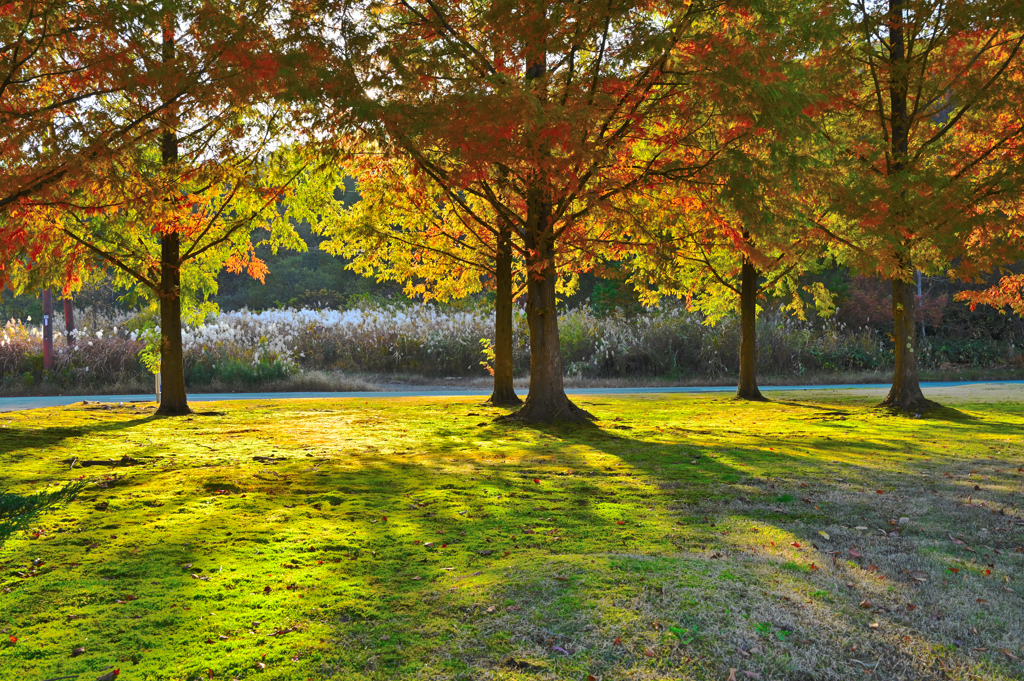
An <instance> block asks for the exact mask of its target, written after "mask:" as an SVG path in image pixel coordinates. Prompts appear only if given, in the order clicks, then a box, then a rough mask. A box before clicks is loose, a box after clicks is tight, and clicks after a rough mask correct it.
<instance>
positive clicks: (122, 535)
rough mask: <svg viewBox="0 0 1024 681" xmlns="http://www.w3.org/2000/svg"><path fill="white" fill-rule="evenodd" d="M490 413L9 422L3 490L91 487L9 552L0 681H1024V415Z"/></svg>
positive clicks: (848, 408) (786, 409)
mask: <svg viewBox="0 0 1024 681" xmlns="http://www.w3.org/2000/svg"><path fill="white" fill-rule="evenodd" d="M477 401H478V400H477V399H474V398H455V399H453V398H444V399H438V398H429V399H428V398H406V399H393V400H367V399H340V400H331V401H309V400H288V401H266V402H249V403H223V402H222V403H217V405H216V409H217V410H218V411H217V412H205V413H200V414H197V415H195V416H192V417H188V418H185V419H157V418H154V417H153V416H152V415H151V412H150V411H149V410H147V409H142V408H137V407H135V408H128V407H123V408H117V407H114V408H107V407H105V406H104V407H100V406H97V405H85V406H78V407H73V408H66V409H51V410H38V411H32V412H18V413H13V414H5V415H3V416H2V417H0V426H2V428H0V464H2V465H3V467H4V470H5V474H6V481H7V485H8V486H9V487H10V489H9V491H11V492H16V493H22V494H24V493H33V492H38V491H40V490H45V489H46V488H47V486H49V487H50V488H54V487H55V486H60V485H63V484H64V483H65V482H66V481H68V480H71V479H76V478H79V477H81V476H84V480H85V481H87V482H88V483H89V487H88V488H87V490H86V491H85V492H83V493H82V494H81V496H80V497H79V498H78V500H76V501H74V502H72V503H70V504H69V505H67V507H65V508H63V509H61V510H58V511H55V512H51V513H49V514H48V515H45V516H43V517H42V519H40V520H39V521H37V524H36V525H35V526H33V527H31V528H29V529H30V530H31V531H30V532H27V533H26V532H23V533H20V534H19V535H18V536H16V537H15V538H13V539H12V540H10V541H9V542H8V544H7V545H6V546H5V547H3V548H2V549H0V593H2V595H0V632H2V634H3V635H2V637H0V655H2V657H3V669H4V676H5V677H9V678H17V677H19V676H25V675H27V678H50V677H55V676H64V675H73V674H77V675H81V678H83V679H92V678H95V677H96V676H97V675H98V674H100V673H101V672H102V671H103V670H104V669H105V668H107V667H109V666H110V665H114V666H115V667H116V668H120V669H121V674H120V676H119V677H118V678H119V679H122V680H126V679H127V680H132V679H175V680H181V681H184V680H186V679H187V680H189V681H193V680H195V679H207V678H211V674H212V678H215V679H232V678H237V679H246V678H268V679H273V678H280V679H305V678H337V679H381V680H383V679H396V678H399V679H404V678H410V679H411V678H431V679H453V680H454V679H465V680H467V681H468V680H469V679H480V678H493V679H508V680H512V679H579V678H587V676H589V675H592V676H594V677H596V678H603V679H618V678H633V679H717V680H720V679H724V678H726V677H727V676H728V674H729V669H730V668H735V669H739V670H745V671H750V672H753V673H756V674H760V675H761V678H762V679H820V680H830V679H836V680H838V679H849V678H856V677H859V676H863V675H864V673H865V670H867V671H871V672H872V674H875V675H877V676H880V677H882V678H893V679H933V678H940V677H944V678H949V679H964V680H966V679H970V678H978V677H981V678H986V679H1011V678H1019V677H1020V675H1021V674H1022V673H1024V667H1022V666H1021V664H1020V662H1019V658H1021V657H1024V650H1022V649H1021V646H1022V644H1024V637H1022V634H1021V632H1022V631H1024V607H1021V606H1022V604H1021V600H1020V599H1021V593H1022V592H1021V589H1022V588H1024V587H1022V586H1021V584H1020V581H1021V579H1022V577H1024V548H1021V547H1022V545H1024V536H1022V532H1021V528H1022V526H1024V517H1022V515H1021V511H1020V499H1021V493H1022V491H1024V487H1022V483H1024V454H1022V450H1021V435H1020V433H1021V426H1022V424H1024V407H1022V406H1021V404H1020V403H1019V402H1007V403H1002V404H998V405H984V404H972V405H969V406H966V405H965V406H963V408H962V409H960V410H955V409H949V408H947V409H944V410H939V411H937V412H935V413H932V414H928V415H927V416H926V417H925V418H921V419H905V418H896V417H891V416H889V415H888V414H886V413H885V412H884V411H880V410H877V409H874V408H872V407H870V406H867V404H866V403H864V402H862V401H858V399H856V398H852V397H851V398H846V399H844V400H842V401H838V400H836V399H835V398H832V397H826V396H823V395H822V396H818V397H817V398H816V397H814V396H813V394H806V393H804V394H801V395H800V396H799V399H795V396H793V395H790V396H788V397H787V396H785V395H783V396H782V398H781V399H779V400H778V401H776V402H773V403H767V404H746V403H737V402H735V401H733V400H732V399H730V398H729V397H727V396H708V395H701V396H689V395H644V396H616V397H606V396H602V397H600V398H590V399H587V398H580V399H579V400H578V402H579V404H580V406H582V407H583V408H585V409H587V410H588V411H590V412H592V413H594V414H595V415H597V416H598V422H597V423H596V424H595V425H593V426H591V425H561V426H559V425H556V426H546V427H528V426H524V425H519V424H507V423H495V422H494V417H496V416H498V415H500V414H501V413H503V412H502V411H501V410H498V409H492V408H489V407H484V406H480V405H479V404H477ZM196 406H198V407H199V410H200V412H202V410H203V406H202V405H196ZM75 459H77V462H76V463H75V464H74V467H69V461H73V460H75ZM79 649H80V651H79ZM75 651H79V652H75ZM1015 658H1017V659H1015ZM90 675H91V676H90Z"/></svg>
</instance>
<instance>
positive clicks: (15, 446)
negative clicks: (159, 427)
mask: <svg viewBox="0 0 1024 681" xmlns="http://www.w3.org/2000/svg"><path fill="white" fill-rule="evenodd" d="M155 420H158V417H155V416H145V417H143V418H137V419H131V420H129V421H117V422H113V423H103V422H100V423H95V424H89V425H76V426H47V427H46V428H26V427H24V426H20V425H15V424H10V425H8V426H7V427H6V428H4V429H3V431H2V433H3V437H2V438H0V456H2V455H9V454H16V453H19V452H21V453H22V456H25V455H27V454H28V453H30V452H32V451H33V450H40V449H41V450H46V449H48V448H51V447H56V446H58V445H60V444H61V443H63V442H64V441H65V440H68V439H71V438H76V437H84V436H88V435H101V434H107V433H117V432H119V431H123V430H128V429H131V428H135V427H137V426H141V425H144V424H146V423H151V422H153V421H155Z"/></svg>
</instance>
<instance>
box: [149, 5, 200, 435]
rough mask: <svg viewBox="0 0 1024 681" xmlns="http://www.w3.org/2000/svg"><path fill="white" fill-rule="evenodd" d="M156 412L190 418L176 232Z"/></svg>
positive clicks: (167, 154)
mask: <svg viewBox="0 0 1024 681" xmlns="http://www.w3.org/2000/svg"><path fill="white" fill-rule="evenodd" d="M170 26H171V25H170V24H169V23H168V27H165V29H164V36H163V59H164V61H165V62H166V61H170V60H171V59H173V58H174V33H173V28H171V27H170ZM160 155H161V160H162V161H163V164H164V165H165V166H168V165H173V164H174V163H175V162H176V161H177V160H178V138H177V135H176V134H175V132H174V130H173V129H171V128H170V126H168V128H165V131H164V132H163V134H161V135H160ZM157 295H158V296H159V298H160V408H159V409H157V411H156V413H157V414H159V415H161V416H180V415H182V414H191V413H192V410H191V409H189V407H188V396H187V395H186V394H185V362H184V357H183V352H182V347H181V239H180V237H179V235H178V233H177V232H165V233H164V234H163V235H161V237H160V290H159V291H157Z"/></svg>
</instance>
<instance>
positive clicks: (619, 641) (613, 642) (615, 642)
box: [612, 636, 622, 646]
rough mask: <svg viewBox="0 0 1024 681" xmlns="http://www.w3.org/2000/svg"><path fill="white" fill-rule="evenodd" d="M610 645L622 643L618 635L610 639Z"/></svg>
mask: <svg viewBox="0 0 1024 681" xmlns="http://www.w3.org/2000/svg"><path fill="white" fill-rule="evenodd" d="M612 645H613V646H617V645H622V639H621V638H620V637H618V636H616V637H615V640H614V641H612Z"/></svg>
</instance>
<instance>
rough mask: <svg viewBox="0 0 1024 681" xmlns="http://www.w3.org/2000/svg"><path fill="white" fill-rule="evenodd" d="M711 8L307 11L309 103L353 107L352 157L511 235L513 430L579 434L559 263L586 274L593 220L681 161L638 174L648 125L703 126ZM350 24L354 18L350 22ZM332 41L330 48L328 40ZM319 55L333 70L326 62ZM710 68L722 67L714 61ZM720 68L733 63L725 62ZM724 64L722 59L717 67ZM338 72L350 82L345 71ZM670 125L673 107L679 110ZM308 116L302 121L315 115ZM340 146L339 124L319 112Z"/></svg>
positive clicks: (689, 138)
mask: <svg viewBox="0 0 1024 681" xmlns="http://www.w3.org/2000/svg"><path fill="white" fill-rule="evenodd" d="M719 9H720V6H719V4H718V3H717V2H692V3H685V4H684V3H675V2H656V3H649V4H647V5H645V6H643V7H639V8H638V7H634V6H633V5H616V4H614V3H612V4H609V3H596V2H585V1H579V2H566V3H558V4H556V3H548V2H544V1H538V2H531V3H526V4H523V3H518V2H498V3H490V2H488V3H481V2H475V1H471V0H467V1H464V2H454V3H445V4H443V5H442V4H440V3H437V2H434V1H432V0H403V1H402V2H399V3H397V4H396V5H393V6H382V5H380V4H377V3H360V2H344V1H341V0H339V1H338V2H332V1H330V0H323V2H321V3H320V4H319V5H318V6H317V9H316V12H315V14H316V16H319V17H327V18H328V20H329V22H328V23H329V25H325V24H324V23H317V22H316V21H315V20H314V17H313V13H312V12H311V15H310V18H309V21H308V24H307V28H306V30H307V32H308V35H309V36H310V37H309V38H308V40H316V39H318V40H319V42H318V43H317V47H316V49H313V50H312V52H313V53H315V54H317V55H318V57H317V60H316V62H315V63H316V65H317V66H318V67H319V68H318V69H317V71H316V72H315V75H312V74H311V76H310V78H308V79H307V82H310V83H313V84H315V85H316V86H317V88H319V89H318V90H316V91H317V92H325V93H326V94H324V95H322V96H321V95H317V98H316V99H315V101H317V102H321V101H331V100H332V99H334V100H336V101H343V102H344V103H345V105H346V106H347V105H348V104H350V103H353V102H354V105H353V106H352V108H351V109H350V110H349V112H350V113H351V117H350V118H349V119H347V120H348V121H349V122H350V123H351V125H352V126H354V127H355V129H356V133H355V134H354V135H353V137H354V138H355V139H356V140H357V141H358V143H359V144H361V145H362V144H365V143H366V142H367V141H369V142H371V143H375V144H377V145H378V146H379V148H380V151H381V152H382V153H383V154H385V155H386V156H400V157H403V158H405V159H407V160H408V161H410V162H412V163H413V164H414V165H415V168H416V172H418V173H424V174H426V175H427V176H429V177H430V179H431V180H432V181H433V182H435V183H436V185H437V186H438V187H440V188H442V190H443V192H444V195H445V199H446V200H447V201H449V202H451V203H453V204H459V205H460V208H461V210H462V211H463V212H464V214H465V215H466V216H467V218H468V219H471V220H473V221H475V222H477V223H478V224H481V225H482V224H484V223H486V222H487V221H488V219H489V217H488V216H486V215H480V214H479V210H478V209H476V208H475V206H474V204H473V203H472V202H473V201H479V202H481V203H480V204H479V205H483V204H486V205H487V206H488V212H489V213H490V214H493V215H494V216H497V218H499V219H501V220H504V221H505V222H506V223H507V224H508V225H510V226H511V228H512V230H513V231H514V233H515V237H516V240H517V241H519V242H521V243H522V248H523V250H524V253H525V258H524V266H525V269H526V272H527V294H526V295H527V320H528V324H529V328H530V347H531V357H530V392H529V395H528V396H527V399H526V403H525V405H524V406H523V408H522V409H521V410H520V411H519V412H518V413H517V414H516V418H519V419H522V420H526V421H550V420H555V419H562V420H581V419H586V418H588V417H589V415H588V414H586V412H584V411H583V410H581V409H579V408H578V407H576V406H575V405H574V404H572V403H571V402H570V401H569V399H568V398H567V397H566V395H565V391H564V389H563V384H562V366H561V358H560V353H559V337H558V322H557V314H556V306H555V303H556V298H555V294H556V286H557V283H558V279H559V273H558V265H557V263H558V262H559V260H560V258H563V257H564V258H565V261H566V262H577V263H579V266H580V267H581V268H588V267H590V266H591V263H590V261H589V259H592V258H593V256H594V254H595V249H597V248H599V247H600V246H599V244H601V243H602V242H604V241H607V237H608V235H607V234H597V235H595V234H594V232H593V229H594V227H595V226H596V225H600V224H601V221H599V220H596V219H594V216H595V215H596V214H597V213H598V212H600V211H601V210H602V209H603V208H604V207H605V206H606V205H607V203H608V201H609V200H610V199H611V198H612V197H614V196H617V195H620V194H626V193H628V192H630V191H633V190H635V189H637V188H639V187H640V186H641V185H642V184H643V183H644V181H645V180H646V179H647V178H649V177H651V175H652V172H653V171H655V170H659V169H664V167H666V166H669V165H671V166H672V167H673V168H675V169H677V171H678V172H686V162H685V161H681V160H680V159H681V158H682V157H681V156H677V157H676V158H675V159H674V160H672V161H665V160H663V159H662V158H661V155H660V154H659V153H657V152H655V153H653V154H651V155H650V156H649V157H648V158H647V159H646V160H645V161H644V162H643V163H639V164H637V163H634V159H635V156H634V155H633V154H632V153H631V149H632V147H633V146H634V145H636V144H638V143H639V142H640V141H641V140H642V139H643V138H644V136H645V134H646V132H645V131H646V130H647V128H645V126H644V125H643V123H644V121H648V120H651V119H653V118H657V117H661V116H665V115H667V113H668V111H667V107H668V106H669V102H670V101H672V98H673V95H677V96H676V98H675V101H674V104H673V105H672V106H674V107H678V106H679V102H680V101H681V100H683V99H685V100H686V101H687V103H688V106H689V107H690V109H689V111H688V112H687V113H692V114H697V115H693V116H690V117H685V118H684V117H679V120H680V121H681V123H680V125H678V126H676V127H675V128H674V129H673V131H672V133H671V135H670V136H669V138H667V139H666V140H664V141H663V143H665V144H668V143H671V144H676V145H679V144H686V143H687V142H694V141H695V138H696V137H698V136H699V132H700V130H701V129H702V127H703V121H702V118H701V117H700V115H699V114H700V113H701V107H702V106H703V99H702V97H701V95H700V94H699V93H700V89H699V86H700V85H701V84H702V82H703V81H704V80H705V79H706V78H708V77H709V76H708V72H709V71H713V68H712V67H713V65H714V64H715V63H716V62H715V61H713V60H711V59H709V58H708V55H709V53H714V51H715V45H716V40H717V36H718V35H719V33H720V29H721V24H720V23H719V21H718V19H719V17H718V16H717V12H718V11H719ZM345 17H358V22H356V21H346V20H345ZM335 37H337V40H334V39H333V38H335ZM322 55H326V56H322ZM715 56H719V55H715ZM721 56H726V55H724V54H723V55H721ZM726 58H727V57H726ZM342 67H343V68H342ZM674 112H675V113H676V114H677V115H678V113H679V110H678V108H675V109H674ZM316 113H317V112H315V111H314V112H311V113H310V115H311V116H314V117H315V116H316ZM320 114H321V115H320V124H321V125H322V126H323V129H324V130H325V134H328V135H332V136H334V139H338V138H339V137H341V136H342V135H341V134H340V132H342V131H339V126H338V120H339V115H338V111H337V109H336V108H335V109H323V108H321V111H320Z"/></svg>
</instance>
